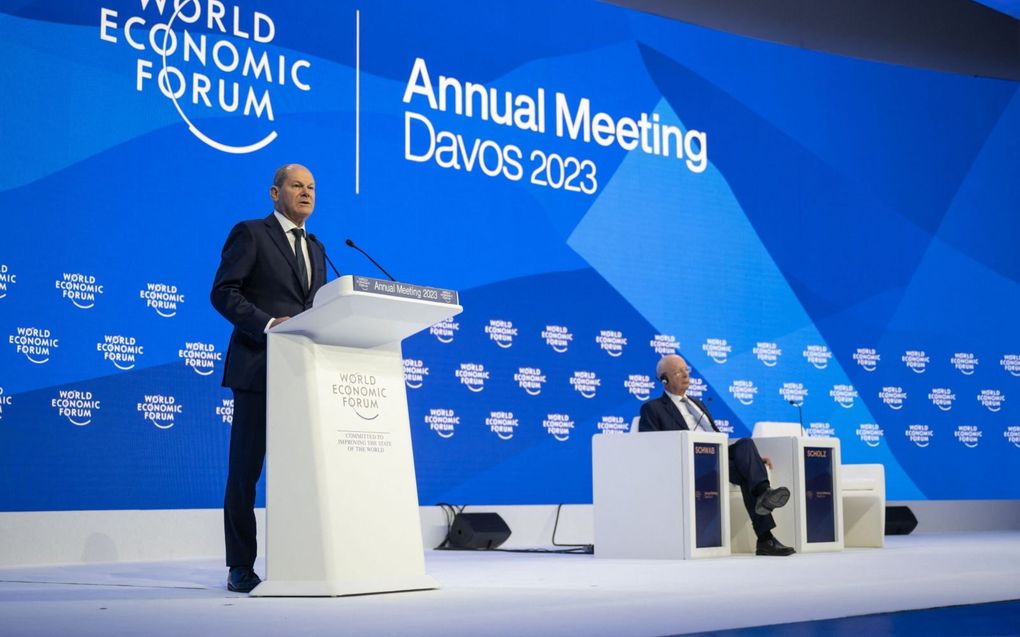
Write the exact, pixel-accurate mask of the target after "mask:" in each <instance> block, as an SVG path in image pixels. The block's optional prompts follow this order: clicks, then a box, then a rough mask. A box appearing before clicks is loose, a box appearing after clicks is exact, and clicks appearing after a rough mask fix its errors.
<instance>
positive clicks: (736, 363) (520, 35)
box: [0, 0, 1020, 511]
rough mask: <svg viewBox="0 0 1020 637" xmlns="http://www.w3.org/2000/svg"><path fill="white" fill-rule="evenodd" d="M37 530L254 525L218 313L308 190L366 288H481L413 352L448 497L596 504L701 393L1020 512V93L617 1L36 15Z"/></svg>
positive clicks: (7, 246)
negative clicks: (236, 516)
mask: <svg viewBox="0 0 1020 637" xmlns="http://www.w3.org/2000/svg"><path fill="white" fill-rule="evenodd" d="M0 32H2V34H3V36H2V39H0V55H2V58H3V60H4V65H3V70H2V71H0V77H2V83H0V84H2V86H3V91H2V92H0V139H2V144H0V168H2V169H0V192H2V194H3V198H4V201H5V202H6V205H5V207H4V223H3V226H4V231H3V232H2V233H0V338H2V340H0V480H2V481H3V484H4V485H5V488H4V489H3V490H2V492H0V510H4V511H32V510H71V509H138V508H142V509H149V508H179V507H217V506H220V504H221V502H222V487H223V480H224V477H225V473H226V458H227V451H226V446H227V441H228V439H229V427H230V418H231V415H232V405H231V402H230V394H229V392H228V391H227V390H225V389H223V388H221V387H220V385H219V382H220V376H221V374H222V364H223V360H222V359H223V355H224V352H225V348H226V344H227V338H228V335H229V330H230V326H229V325H228V324H227V323H226V321H225V320H223V319H222V318H221V317H220V316H219V315H217V314H216V313H215V312H214V311H213V309H212V308H211V306H210V305H209V302H208V293H209V289H210V285H211V281H212V275H213V272H214V271H215V269H216V266H217V263H218V258H219V251H220V248H221V246H222V244H223V241H224V239H225V238H226V235H227V232H228V231H229V229H230V228H231V226H232V225H233V224H234V223H236V222H237V221H239V220H242V219H248V218H258V217H263V216H265V215H266V214H268V213H269V212H270V210H271V202H270V200H269V197H268V188H269V185H270V181H271V178H272V173H273V171H274V170H275V169H276V168H277V167H278V166H279V165H281V164H283V163H286V162H300V163H303V164H305V165H307V166H308V167H309V168H310V169H311V170H312V171H313V172H314V174H315V177H316V181H317V186H318V188H317V190H318V204H317V210H316V212H315V214H314V215H313V217H312V218H311V220H310V221H309V228H310V230H311V232H314V233H315V234H316V235H317V236H318V237H319V239H320V240H322V241H323V242H324V243H325V245H326V246H327V249H328V250H329V252H330V255H331V257H332V259H333V260H334V261H335V262H336V263H337V265H338V266H339V268H340V270H341V271H343V272H344V273H354V274H364V275H369V276H374V275H376V272H375V270H374V268H373V267H372V266H371V264H369V263H368V262H367V261H366V260H364V259H363V258H362V257H361V256H360V255H359V254H357V253H355V252H353V251H351V250H348V249H347V248H345V247H344V245H343V243H344V239H345V238H347V237H351V238H353V239H354V240H355V241H357V242H358V243H359V244H360V245H362V246H364V247H365V248H367V249H368V250H369V251H370V252H372V254H373V256H375V257H376V258H377V259H378V260H379V261H380V262H382V263H383V264H384V265H385V266H386V267H387V269H388V270H390V271H391V272H392V273H393V274H394V275H395V276H397V278H399V279H401V280H405V281H409V282H415V283H421V284H427V285H435V286H441V287H446V288H455V289H458V290H460V291H461V301H462V304H463V305H464V308H465V311H464V313H463V314H462V315H460V316H457V317H455V319H453V320H452V321H450V322H448V323H446V324H441V325H437V326H435V327H433V328H432V329H430V330H428V331H426V332H423V333H421V334H419V335H416V336H415V337H413V338H411V339H410V340H408V341H407V342H406V343H405V346H404V356H405V376H406V384H407V392H408V399H409V405H410V413H411V430H412V436H413V443H414V450H415V462H416V470H417V476H418V489H419V497H420V500H421V502H422V504H433V503H436V502H441V501H445V502H456V503H478V504H482V503H485V504H504V503H517V504H532V503H556V502H577V503H583V502H590V501H591V437H592V435H594V434H598V433H603V432H620V431H624V430H626V429H628V428H629V426H630V421H631V419H632V418H633V417H634V416H636V415H637V411H638V408H639V406H640V404H641V401H642V400H645V399H647V398H648V397H650V396H656V395H658V393H659V392H660V390H659V389H658V387H659V385H658V383H657V382H656V381H655V378H654V368H655V364H656V361H657V360H658V358H659V356H661V355H662V354H664V353H670V352H679V353H681V354H682V355H684V356H685V357H686V358H687V360H688V362H689V363H690V364H691V367H692V374H693V376H694V380H693V385H692V390H691V391H692V393H694V394H696V395H699V396H700V397H702V399H705V400H709V399H710V400H711V404H710V408H711V410H712V412H713V414H714V415H715V417H716V419H717V422H718V423H719V424H720V425H721V426H722V427H723V428H725V429H726V430H727V431H729V432H731V435H733V436H746V435H748V434H749V433H750V430H751V429H752V428H753V426H754V423H755V422H757V421H762V420H786V421H790V420H793V421H796V420H798V418H799V413H800V411H802V413H803V419H804V424H805V427H806V428H807V429H808V431H809V433H810V434H811V435H818V436H837V437H839V438H840V440H841V444H842V457H843V461H844V462H852V463H858V462H878V463H882V464H884V465H885V468H886V476H887V490H888V497H889V498H891V499H953V498H1020V484H1018V483H1017V481H1016V480H1014V479H1012V478H1011V476H1012V473H1013V470H1012V468H1014V467H1016V466H1017V462H1018V460H1020V408H1018V406H1017V405H1016V403H1017V402H1018V401H1020V395H1018V394H1017V393H1016V392H1017V391H1018V388H1020V338H1018V331H1017V329H1016V317H1017V316H1018V314H1020V294H1018V292H1020V286H1018V281H1020V258H1018V257H1017V250H1016V242H1017V237H1018V236H1020V216H1018V214H1017V211H1018V210H1020V179H1017V174H1020V145H1018V143H1017V140H1018V139H1020V96H1018V92H1017V89H1018V85H1017V84H1016V83H1013V82H1006V81H998V80H991V79H981V78H973V77H961V76H953V75H946V74H939V73H934V72H928V71H922V70H917V69H909V68H903V67H897V66H890V65H883V64H877V63H872V62H863V61H858V60H852V59H846V58H840V57H834V56H831V55H824V54H819V53H815V52H811V51H804V50H799V49H794V48H789V47H784V46H779V45H774V44H769V43H764V42H759V41H754V40H750V39H745V38H740V37H736V36H732V35H727V34H723V33H719V32H715V31H711V30H707V29H703V28H698V27H693V26H688V25H684V24H681V23H676V22H671V21H666V20H662V19H658V18H655V17H651V16H647V15H642V14H637V13H633V12H629V11H627V10H623V9H619V8H615V7H610V6H606V5H603V4H599V3H593V2H580V1H565V2H555V3H544V2H537V1H533V0H520V1H515V2H486V3H475V4H472V3H444V2H427V3H425V2H396V1H377V2H372V3H364V4H358V3H354V2H346V1H326V0H321V1H317V0H312V1H309V2H304V3H300V4H299V5H295V4H293V3H283V2H275V3H274V2H266V1H240V2H229V1H227V2H221V1H220V0H202V1H201V2H199V1H197V0H188V1H182V2H174V1H173V0H165V1H162V0H131V1H128V0H124V1H116V0H95V1H87V2H86V1H83V2H73V3H52V2H27V1H16V0H0Z"/></svg>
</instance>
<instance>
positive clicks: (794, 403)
mask: <svg viewBox="0 0 1020 637" xmlns="http://www.w3.org/2000/svg"><path fill="white" fill-rule="evenodd" d="M786 402H788V403H790V404H791V405H793V406H794V407H796V408H797V414H798V415H799V416H800V433H801V435H802V436H804V437H805V438H806V437H807V431H806V430H805V429H804V409H803V408H802V407H801V406H800V405H799V404H797V402H796V401H793V400H788V401H786Z"/></svg>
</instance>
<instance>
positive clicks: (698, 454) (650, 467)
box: [592, 431, 730, 559]
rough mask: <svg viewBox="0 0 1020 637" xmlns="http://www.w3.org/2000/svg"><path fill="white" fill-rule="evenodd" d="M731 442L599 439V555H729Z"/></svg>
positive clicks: (595, 454)
mask: <svg viewBox="0 0 1020 637" xmlns="http://www.w3.org/2000/svg"><path fill="white" fill-rule="evenodd" d="M727 443H728V441H727V438H726V436H725V435H724V434H718V433H707V432H700V431H699V432H690V431H656V432H645V433H641V434H635V435H620V434H600V435H597V436H594V437H593V438H592V471H593V485H592V487H593V499H594V512H593V515H594V539H595V557H597V558H631V559H635V558H637V559H690V558H699V557H718V556H724V555H729V554H730V509H729V461H728V459H729V448H728V445H727Z"/></svg>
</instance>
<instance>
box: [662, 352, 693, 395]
mask: <svg viewBox="0 0 1020 637" xmlns="http://www.w3.org/2000/svg"><path fill="white" fill-rule="evenodd" d="M665 374H666V385H665V387H666V390H667V391H668V392H669V393H671V394H674V395H676V396H683V395H684V394H686V393H687V388H688V387H690V385H691V370H690V369H689V368H688V367H687V361H685V360H684V359H682V358H680V357H679V356H677V357H676V358H673V359H670V361H669V362H668V364H667V366H666V370H665Z"/></svg>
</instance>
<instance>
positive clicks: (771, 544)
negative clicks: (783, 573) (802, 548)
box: [754, 538, 797, 557]
mask: <svg viewBox="0 0 1020 637" xmlns="http://www.w3.org/2000/svg"><path fill="white" fill-rule="evenodd" d="M796 552H797V551H795V550H793V547H792V546H786V545H784V544H782V543H781V542H780V541H779V540H777V539H775V538H773V539H771V540H769V541H768V542H759V543H758V546H757V549H756V550H755V552H754V554H755V555H767V556H770V557H786V556H787V555H793V554H794V553H796Z"/></svg>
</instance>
